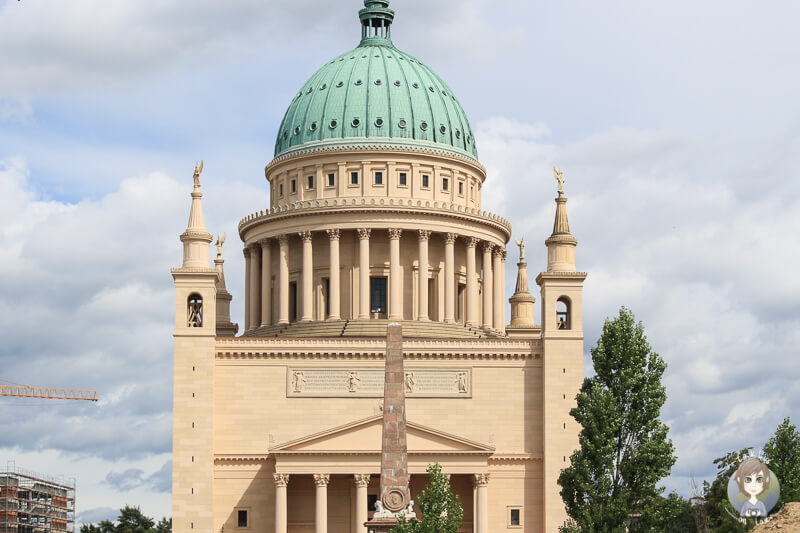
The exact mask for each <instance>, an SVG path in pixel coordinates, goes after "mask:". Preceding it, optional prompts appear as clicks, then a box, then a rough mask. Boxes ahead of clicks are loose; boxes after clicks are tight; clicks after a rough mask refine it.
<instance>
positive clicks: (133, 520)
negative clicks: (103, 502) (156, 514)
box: [80, 505, 172, 533]
mask: <svg viewBox="0 0 800 533" xmlns="http://www.w3.org/2000/svg"><path fill="white" fill-rule="evenodd" d="M80 533H172V518H162V519H161V520H160V521H159V522H158V524H156V523H155V521H154V520H153V519H152V518H150V517H149V516H146V515H145V514H144V513H142V511H141V510H140V509H139V508H138V507H133V506H130V505H126V506H125V507H123V508H122V509H120V510H119V516H118V517H117V521H116V524H115V523H114V522H111V521H109V520H103V521H102V522H98V523H97V524H83V525H81V529H80Z"/></svg>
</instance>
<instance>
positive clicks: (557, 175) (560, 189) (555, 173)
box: [553, 167, 566, 194]
mask: <svg viewBox="0 0 800 533" xmlns="http://www.w3.org/2000/svg"><path fill="white" fill-rule="evenodd" d="M553 176H554V177H555V178H556V181H557V182H558V192H560V193H562V194H563V193H564V181H566V180H565V179H564V171H559V170H557V169H556V167H553Z"/></svg>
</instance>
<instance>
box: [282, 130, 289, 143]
mask: <svg viewBox="0 0 800 533" xmlns="http://www.w3.org/2000/svg"><path fill="white" fill-rule="evenodd" d="M288 138H289V132H288V131H285V130H284V132H283V140H284V141H285V140H286V139H288Z"/></svg>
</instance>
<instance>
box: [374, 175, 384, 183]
mask: <svg viewBox="0 0 800 533" xmlns="http://www.w3.org/2000/svg"><path fill="white" fill-rule="evenodd" d="M375 185H383V172H376V173H375Z"/></svg>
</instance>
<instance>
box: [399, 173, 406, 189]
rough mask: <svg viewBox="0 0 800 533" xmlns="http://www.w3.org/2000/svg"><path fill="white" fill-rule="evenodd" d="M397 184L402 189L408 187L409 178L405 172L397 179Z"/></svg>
mask: <svg viewBox="0 0 800 533" xmlns="http://www.w3.org/2000/svg"><path fill="white" fill-rule="evenodd" d="M397 184H398V185H400V186H401V187H405V186H406V185H408V176H407V174H406V173H405V172H401V173H400V176H398V178H397Z"/></svg>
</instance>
